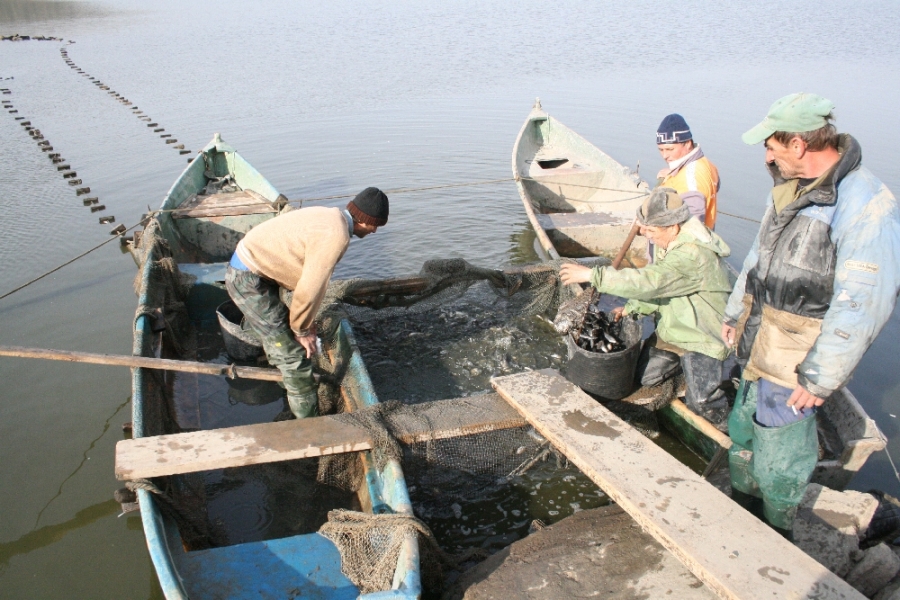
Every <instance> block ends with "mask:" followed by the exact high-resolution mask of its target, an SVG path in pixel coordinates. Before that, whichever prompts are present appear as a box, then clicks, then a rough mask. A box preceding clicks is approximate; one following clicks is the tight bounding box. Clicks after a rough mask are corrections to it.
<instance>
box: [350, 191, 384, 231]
mask: <svg viewBox="0 0 900 600" xmlns="http://www.w3.org/2000/svg"><path fill="white" fill-rule="evenodd" d="M347 210H348V211H350V214H351V215H353V220H354V221H356V222H357V223H365V224H366V225H375V226H376V227H382V226H384V225H385V224H386V223H387V220H388V197H387V196H386V195H385V193H384V192H382V191H381V190H379V189H378V188H376V187H367V188H366V189H364V190H363V191H361V192H360V193H358V194H357V195H356V198H354V199H353V200H351V201H350V203H349V204H347Z"/></svg>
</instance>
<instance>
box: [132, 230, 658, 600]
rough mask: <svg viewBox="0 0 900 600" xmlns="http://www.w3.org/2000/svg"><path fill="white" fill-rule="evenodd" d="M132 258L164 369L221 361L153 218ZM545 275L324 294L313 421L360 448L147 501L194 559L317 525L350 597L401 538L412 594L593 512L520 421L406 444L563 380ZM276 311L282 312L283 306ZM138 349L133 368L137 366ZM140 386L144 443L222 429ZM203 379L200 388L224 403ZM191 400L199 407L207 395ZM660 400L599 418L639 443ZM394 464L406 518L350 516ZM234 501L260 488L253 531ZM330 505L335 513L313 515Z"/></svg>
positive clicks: (572, 474)
mask: <svg viewBox="0 0 900 600" xmlns="http://www.w3.org/2000/svg"><path fill="white" fill-rule="evenodd" d="M134 254H135V256H136V257H137V258H138V260H139V261H140V262H141V263H142V264H143V263H145V262H146V261H148V260H152V263H150V265H149V267H148V268H149V269H150V280H151V285H150V286H147V288H145V289H142V288H139V289H138V291H139V292H143V291H145V290H146V291H147V292H150V293H147V294H146V295H145V297H146V302H144V303H142V305H141V306H140V307H139V308H138V315H148V316H152V317H153V318H155V319H156V321H157V322H164V323H165V324H166V327H165V328H164V329H161V330H160V334H161V335H162V336H164V344H163V346H164V347H166V348H170V349H172V352H173V353H174V354H176V355H177V356H172V358H175V357H181V358H187V359H192V360H193V359H199V360H212V361H217V362H222V361H231V359H230V358H229V357H227V355H225V354H224V349H223V345H222V341H221V337H220V336H219V337H215V336H213V335H212V334H210V332H208V331H204V330H203V329H202V328H198V327H196V326H194V327H192V326H191V324H190V323H189V321H188V316H187V310H186V304H185V302H186V299H187V291H188V289H189V288H190V284H191V283H192V281H191V280H190V278H189V277H185V276H184V275H182V274H181V273H179V271H178V268H177V265H176V263H175V261H174V260H172V256H171V252H169V251H168V247H167V245H166V243H165V239H164V237H163V235H161V233H160V230H159V226H158V224H157V223H156V222H155V221H151V222H150V224H149V225H148V227H147V229H145V231H144V233H143V235H142V236H141V239H140V244H139V245H138V247H137V248H135V252H134ZM594 264H599V265H605V264H609V261H608V260H605V259H599V260H598V261H597V262H596V263H594ZM559 266H560V263H559V262H558V261H557V262H551V263H545V264H540V265H527V266H517V267H510V268H507V269H505V270H503V271H500V270H495V269H485V268H481V267H477V266H475V265H471V264H469V263H467V262H466V261H464V260H461V259H447V260H433V261H428V262H427V263H425V265H424V266H423V268H422V270H421V271H420V272H419V273H418V274H417V275H415V276H412V277H405V278H398V279H391V280H370V279H351V280H345V281H335V282H332V283H331V285H330V286H329V289H328V291H327V294H326V299H325V302H323V306H322V308H321V310H320V313H319V315H318V316H317V326H318V331H319V334H320V337H321V338H322V343H323V347H324V350H325V351H324V352H322V353H320V354H318V355H317V359H316V366H315V370H316V372H317V374H318V376H319V389H318V393H319V412H320V414H323V415H324V414H338V415H340V419H342V420H347V421H348V422H350V423H352V424H354V425H357V426H359V427H363V428H364V429H366V430H367V431H368V432H369V435H370V436H371V437H372V439H373V440H374V442H375V443H374V449H373V450H372V451H369V452H366V453H345V454H338V455H332V456H327V457H321V458H317V459H302V460H299V461H288V462H283V463H273V464H267V465H255V466H251V467H240V468H233V469H225V470H219V471H217V472H212V473H199V474H190V475H179V476H172V477H164V478H155V479H154V480H153V482H152V483H153V484H154V485H156V486H157V487H158V489H159V491H160V492H161V494H162V496H163V498H161V501H160V502H159V504H160V506H161V507H162V510H164V511H166V513H167V514H170V515H173V519H174V520H175V522H176V523H177V524H178V526H179V530H180V531H181V533H182V536H183V538H184V541H185V545H186V546H187V547H189V548H191V549H200V548H208V547H214V546H220V545H227V544H233V543H239V542H243V541H252V540H254V539H267V538H271V537H284V536H287V535H294V534H298V533H307V532H312V531H316V530H317V529H319V528H320V527H321V532H322V533H323V534H324V535H327V536H328V537H329V538H330V539H332V540H333V541H334V542H335V544H336V545H337V546H338V548H339V551H340V552H341V556H342V569H343V570H344V572H345V573H346V574H347V575H348V576H349V577H350V578H351V580H352V581H354V583H355V584H356V585H357V586H358V587H359V588H360V589H361V590H362V591H364V592H365V591H375V590H383V589H389V588H390V586H391V583H392V578H393V576H394V570H395V568H396V565H397V556H398V555H399V552H400V551H401V550H400V549H401V548H402V545H403V540H404V539H408V538H409V536H413V535H415V536H416V537H417V539H418V540H419V545H420V548H422V549H423V554H422V560H423V569H424V574H423V577H424V583H425V585H426V589H427V590H428V591H429V593H431V594H435V593H437V591H438V590H439V589H440V585H441V584H440V581H441V575H442V574H444V575H446V574H447V573H448V572H450V573H452V572H454V571H456V570H460V569H462V568H463V566H464V565H466V564H469V563H470V562H472V561H474V560H476V557H477V554H473V552H472V551H473V550H477V551H480V552H494V551H497V550H499V549H501V548H503V547H505V546H507V545H508V544H510V543H512V542H513V541H515V540H516V539H519V538H521V537H524V536H525V535H527V533H528V531H529V527H530V526H531V525H532V523H533V522H535V521H538V520H540V521H543V522H548V523H549V522H554V521H556V520H558V519H561V518H563V517H565V516H567V515H569V514H572V513H573V512H577V511H578V510H582V509H587V508H593V507H596V506H601V505H603V504H605V503H607V502H608V498H606V497H605V495H604V494H603V493H602V492H600V491H599V490H598V489H597V488H596V486H595V485H594V484H593V483H592V482H591V481H590V480H589V479H588V478H587V477H585V476H584V475H583V474H581V473H580V472H579V471H578V470H577V469H575V468H574V467H572V466H571V465H569V464H568V461H567V460H566V459H565V457H564V456H562V455H560V454H558V453H557V452H556V451H555V450H554V448H553V447H552V445H550V444H549V443H548V442H547V441H546V440H544V439H543V438H542V437H541V436H540V435H538V434H537V433H536V432H535V431H534V430H533V429H532V428H530V427H528V426H526V425H524V423H506V424H505V425H503V427H502V428H499V429H498V428H491V430H487V431H479V432H476V433H471V434H468V432H467V434H466V435H461V436H456V437H440V436H435V435H431V434H429V433H426V434H424V435H419V436H414V437H413V438H410V436H409V435H407V434H408V433H409V432H410V431H419V432H422V431H424V432H435V431H446V430H450V429H453V427H454V423H463V422H467V423H470V422H472V420H473V419H474V420H479V419H480V416H481V415H480V413H479V412H478V411H485V413H484V420H485V421H489V420H491V419H494V420H495V421H496V419H495V417H496V415H493V416H492V413H490V411H489V410H488V409H487V408H485V406H487V405H486V404H485V397H484V396H482V394H484V392H485V390H489V389H491V386H490V379H491V377H493V376H497V375H506V374H512V373H516V372H522V371H525V370H530V369H544V368H553V369H557V370H561V371H564V370H565V366H566V348H565V344H564V342H563V338H561V336H560V335H559V334H558V332H557V331H556V330H555V329H554V327H553V323H552V319H553V318H554V316H555V314H556V310H557V308H558V307H559V305H560V303H562V302H565V301H567V300H569V299H571V298H572V297H573V295H574V294H573V293H572V292H571V291H570V290H569V289H568V288H566V287H565V286H562V285H561V284H560V281H559V274H558V270H559ZM139 281H140V280H139ZM284 300H285V302H286V303H288V304H289V303H290V298H289V297H285V298H284ZM609 302H611V303H612V302H614V300H613V299H609ZM607 310H608V309H607ZM160 315H162V316H161V317H160ZM160 319H161V321H160ZM345 319H346V320H347V321H349V322H350V323H351V324H352V329H353V336H354V338H355V339H351V340H350V341H349V345H350V347H351V348H354V349H358V350H359V352H360V353H361V355H362V359H363V362H364V363H365V365H366V369H367V370H368V373H369V376H370V378H371V382H368V381H360V380H358V379H357V378H356V377H349V376H348V373H349V372H350V371H351V369H350V364H349V362H350V354H348V353H345V352H339V351H338V348H339V346H340V345H341V343H343V342H341V339H340V338H341V335H342V333H341V322H342V320H345ZM216 335H219V334H218V331H216ZM210 338H215V339H212V341H210ZM198 339H199V340H200V342H199V343H198V342H197V340H198ZM151 350H152V349H150V348H148V349H145V351H146V352H147V353H146V354H145V355H149V356H152V355H153V354H152V352H151ZM145 371H146V372H147V373H151V371H149V370H145ZM148 377H149V378H150V383H151V384H152V385H151V386H150V387H151V388H152V389H150V390H149V391H148V392H147V393H148V394H155V395H156V398H154V399H153V401H152V402H150V404H153V405H154V406H156V405H158V407H156V408H153V409H152V410H154V411H157V413H158V414H155V415H153V417H152V419H150V420H152V421H153V422H154V425H153V426H152V427H149V428H147V430H146V431H145V432H144V434H145V435H155V434H158V433H175V432H179V431H188V430H191V429H192V428H197V427H200V428H214V427H220V426H223V425H222V424H220V423H214V424H209V423H205V422H200V423H198V424H195V425H192V426H189V425H186V424H185V422H184V421H183V420H181V417H180V415H179V414H178V411H177V410H176V409H175V407H174V404H175V403H176V400H177V397H178V389H179V388H178V380H177V378H175V377H172V376H170V374H168V373H167V372H156V374H155V375H148ZM214 379H215V378H206V379H203V380H202V383H203V385H204V386H206V387H208V388H211V389H213V390H214V389H220V390H225V387H226V386H225V384H224V383H222V382H221V381H216V380H214ZM219 380H221V378H219ZM368 385H371V386H372V387H373V388H374V392H375V394H376V395H377V396H378V398H379V399H380V400H381V401H382V403H381V404H380V405H377V406H375V407H370V408H363V407H362V406H361V405H360V404H359V399H360V398H361V397H362V396H363V392H364V391H365V390H363V389H361V386H362V387H366V386H368ZM664 385H666V384H664ZM668 385H670V387H671V386H672V384H668ZM215 386H219V387H218V388H215ZM201 387H203V386H201ZM195 393H196V392H195ZM203 393H204V394H205V395H206V396H208V397H209V398H210V399H211V400H210V401H211V402H215V395H216V394H215V393H214V391H206V392H203ZM221 393H224V391H223V392H221ZM670 393H671V394H670ZM662 395H672V396H674V387H672V389H670V390H668V392H666V393H662V392H661V390H649V391H648V390H638V391H637V392H635V393H634V394H632V396H630V397H628V398H625V399H623V400H622V401H620V402H619V403H618V404H617V405H615V406H612V405H611V406H610V408H612V409H613V410H615V411H617V412H620V413H622V414H621V416H623V417H624V418H626V419H627V420H629V421H631V422H632V423H634V424H635V425H637V426H638V427H639V429H641V430H642V431H645V432H647V433H648V434H650V435H653V434H654V430H655V427H654V423H653V422H651V421H653V420H654V419H655V417H654V416H653V410H654V409H655V408H656V405H657V404H656V403H658V402H659V401H660V397H661V396H662ZM448 398H452V399H453V400H446V399H448ZM432 400H441V401H442V404H441V406H442V411H441V413H440V414H437V415H436V414H434V413H433V412H429V411H426V410H425V407H426V406H427V404H426V403H427V402H429V401H432ZM488 404H489V403H488ZM268 406H270V405H265V406H262V407H257V408H256V409H257V410H259V411H265V410H268V408H267V407H268ZM284 408H287V407H286V406H284ZM270 412H271V415H270V416H269V417H268V418H269V420H274V419H276V418H279V417H278V416H276V413H277V407H276V408H273V409H272V410H271V411H270ZM284 417H285V413H284V412H282V413H281V417H280V418H284ZM288 418H289V417H288ZM398 440H399V441H398ZM394 461H396V462H397V463H399V464H401V465H402V468H403V475H404V477H405V480H406V483H407V487H408V490H409V494H410V498H411V500H412V506H413V509H414V511H415V515H416V518H413V517H411V516H410V515H395V514H391V513H388V514H384V515H368V514H364V513H360V511H361V509H362V507H361V506H360V505H359V502H358V501H357V500H356V499H355V498H356V495H357V492H359V491H360V490H361V488H362V487H363V486H365V485H366V484H365V482H366V478H365V473H366V471H365V469H366V468H367V465H371V466H373V467H374V468H376V469H379V470H381V469H384V468H385V466H386V465H387V464H389V463H391V462H394ZM247 488H252V489H264V490H266V492H265V494H263V495H262V497H264V498H266V500H256V499H253V502H257V503H263V504H265V503H266V502H268V504H266V505H265V506H261V505H258V504H254V505H253V506H254V507H255V508H253V511H255V512H254V513H253V514H254V515H255V514H256V513H259V514H260V516H259V518H258V519H257V520H258V521H260V522H261V523H262V525H259V526H258V527H256V528H255V529H253V528H249V527H248V528H247V529H248V531H243V530H239V529H240V526H241V525H240V523H241V522H240V519H239V518H238V517H236V516H234V515H232V514H231V513H229V512H228V510H229V507H231V506H236V505H240V506H241V510H243V511H248V510H250V509H249V508H247V507H246V506H245V504H246V503H248V502H249V500H248V494H243V495H241V494H242V493H243V492H241V490H245V489H247ZM232 498H236V499H237V500H239V501H240V502H238V501H236V500H232ZM241 502H243V503H244V504H240V503H241ZM273 507H274V508H273ZM298 507H299V508H298ZM335 507H340V508H344V509H345V510H343V511H339V512H335V511H333V510H329V509H334V508H335ZM301 509H302V510H301ZM329 512H330V513H331V514H330V515H329ZM269 513H274V514H269ZM239 516H240V515H239ZM241 518H243V519H244V520H246V517H241ZM428 548H432V550H427V551H426V550H425V549H428ZM448 553H450V554H454V555H455V557H453V558H452V559H451V558H448V557H449V555H448ZM460 553H462V554H460ZM460 556H462V558H460Z"/></svg>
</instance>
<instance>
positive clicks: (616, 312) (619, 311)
mask: <svg viewBox="0 0 900 600" xmlns="http://www.w3.org/2000/svg"><path fill="white" fill-rule="evenodd" d="M609 314H611V315H612V317H613V321H618V320H619V319H621V318H622V317H624V316H625V307H624V306H617V307H615V308H614V309H612V310H611V311H609Z"/></svg>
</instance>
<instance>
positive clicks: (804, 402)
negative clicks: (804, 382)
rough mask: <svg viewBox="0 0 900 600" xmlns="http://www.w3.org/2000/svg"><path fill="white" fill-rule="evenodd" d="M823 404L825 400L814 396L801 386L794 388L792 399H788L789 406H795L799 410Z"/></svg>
mask: <svg viewBox="0 0 900 600" xmlns="http://www.w3.org/2000/svg"><path fill="white" fill-rule="evenodd" d="M823 404H825V400H824V399H822V398H819V397H818V396H813V395H812V394H810V393H809V392H807V391H806V390H805V389H803V388H802V387H801V386H799V385H798V386H797V387H795V388H794V392H793V393H792V394H791V397H790V398H788V401H787V405H788V406H793V407H794V408H796V409H797V410H802V409H804V408H812V407H814V406H822V405H823Z"/></svg>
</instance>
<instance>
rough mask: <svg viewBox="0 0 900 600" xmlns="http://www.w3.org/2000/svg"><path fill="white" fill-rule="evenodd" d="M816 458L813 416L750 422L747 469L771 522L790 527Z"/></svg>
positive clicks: (817, 452) (779, 527)
mask: <svg viewBox="0 0 900 600" xmlns="http://www.w3.org/2000/svg"><path fill="white" fill-rule="evenodd" d="M818 459H819V438H818V435H817V434H816V416H815V415H814V414H813V415H810V416H808V417H806V418H805V419H803V420H802V421H797V422H796V423H791V424H790V425H785V426H783V427H763V426H762V425H759V424H757V423H754V424H753V458H752V459H751V461H750V473H751V474H752V475H753V478H754V479H755V480H756V482H757V483H758V484H759V489H760V491H761V492H762V497H763V514H764V515H765V517H766V521H768V522H769V523H770V524H771V525H773V526H774V527H776V528H778V529H782V530H790V529H791V524H792V523H793V522H794V515H795V514H796V512H797V505H798V504H800V500H802V499H803V494H804V493H805V492H806V486H807V485H809V480H810V478H812V474H813V470H815V468H816V462H817V461H818Z"/></svg>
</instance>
